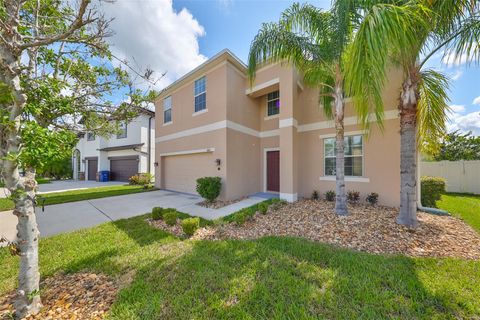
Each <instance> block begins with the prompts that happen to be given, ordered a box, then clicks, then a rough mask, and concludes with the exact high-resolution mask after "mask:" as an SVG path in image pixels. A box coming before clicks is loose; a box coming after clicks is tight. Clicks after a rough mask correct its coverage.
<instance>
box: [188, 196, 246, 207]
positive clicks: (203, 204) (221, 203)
mask: <svg viewBox="0 0 480 320" xmlns="http://www.w3.org/2000/svg"><path fill="white" fill-rule="evenodd" d="M243 199H245V197H243V198H240V199H235V200H214V201H212V202H210V201H206V200H205V201H202V202H199V203H197V205H199V206H201V207H205V208H210V209H220V208H223V207H226V206H229V205H231V204H234V203H237V202H239V201H242V200H243Z"/></svg>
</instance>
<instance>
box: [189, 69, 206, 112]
mask: <svg viewBox="0 0 480 320" xmlns="http://www.w3.org/2000/svg"><path fill="white" fill-rule="evenodd" d="M202 78H204V79H205V91H202V92H200V93H198V94H195V82H197V81H198V80H200V79H202ZM204 93H205V109H202V110H198V111H195V98H196V97H198V96H200V95H202V94H204ZM204 110H207V76H205V75H203V76H201V77H199V78H197V79H195V80H194V81H193V111H194V112H193V114H192V115H195V114H197V113H200V112H202V111H204Z"/></svg>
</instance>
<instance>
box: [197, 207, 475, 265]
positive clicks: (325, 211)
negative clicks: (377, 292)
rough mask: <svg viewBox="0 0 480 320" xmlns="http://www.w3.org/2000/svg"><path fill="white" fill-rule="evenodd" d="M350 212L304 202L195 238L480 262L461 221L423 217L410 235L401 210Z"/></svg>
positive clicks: (472, 238)
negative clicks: (289, 239) (287, 242)
mask: <svg viewBox="0 0 480 320" xmlns="http://www.w3.org/2000/svg"><path fill="white" fill-rule="evenodd" d="M349 212H350V215H349V216H346V217H340V216H337V215H336V214H335V211H334V203H332V202H326V201H313V200H301V201H298V202H295V203H293V204H288V205H285V206H283V207H281V208H280V209H278V210H276V211H273V210H270V209H269V212H268V214H266V215H261V214H258V213H257V214H256V215H255V217H254V219H253V220H250V221H247V222H246V223H245V225H243V226H237V225H235V224H234V223H230V224H226V225H221V226H219V227H217V228H215V229H213V228H202V229H200V230H198V231H197V233H196V234H195V235H194V237H193V238H194V239H210V240H220V239H255V238H259V237H263V236H269V235H275V236H297V237H303V238H307V239H310V240H314V241H320V242H325V243H330V244H334V245H338V246H341V247H345V248H350V249H355V250H360V251H365V252H370V253H376V254H404V255H407V256H422V257H426V256H428V257H457V258H464V259H480V235H479V234H478V233H476V232H475V230H473V229H472V228H471V227H470V226H469V225H467V224H466V223H464V222H463V221H462V220H460V219H458V218H455V217H450V216H436V215H431V214H427V213H423V212H419V213H418V220H419V227H418V228H416V229H410V228H407V227H404V226H401V225H398V224H397V223H396V222H395V218H396V216H397V214H398V209H394V208H389V207H382V206H376V207H372V206H368V205H360V204H359V205H351V206H349Z"/></svg>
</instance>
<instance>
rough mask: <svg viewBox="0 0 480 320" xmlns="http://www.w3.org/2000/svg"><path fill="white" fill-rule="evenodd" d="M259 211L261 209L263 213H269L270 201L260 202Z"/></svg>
mask: <svg viewBox="0 0 480 320" xmlns="http://www.w3.org/2000/svg"><path fill="white" fill-rule="evenodd" d="M258 211H260V213H261V214H267V211H268V203H266V202H260V203H259V204H258Z"/></svg>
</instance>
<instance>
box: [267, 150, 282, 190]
mask: <svg viewBox="0 0 480 320" xmlns="http://www.w3.org/2000/svg"><path fill="white" fill-rule="evenodd" d="M269 151H280V148H279V147H277V148H263V192H269V193H274V194H278V193H279V192H275V191H267V152H269ZM280 187H281V186H280Z"/></svg>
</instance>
